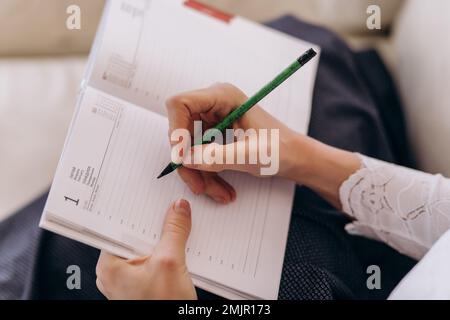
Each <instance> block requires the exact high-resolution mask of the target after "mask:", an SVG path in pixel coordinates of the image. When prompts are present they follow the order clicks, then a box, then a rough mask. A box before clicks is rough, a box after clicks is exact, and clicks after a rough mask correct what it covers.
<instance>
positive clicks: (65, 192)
mask: <svg viewBox="0 0 450 320" xmlns="http://www.w3.org/2000/svg"><path fill="white" fill-rule="evenodd" d="M167 130H168V123H167V119H166V118H165V117H163V116H160V115H158V114H155V113H152V112H149V111H147V110H145V109H142V108H139V107H137V106H134V105H132V104H130V103H128V102H126V101H123V100H120V99H117V98H115V97H113V96H110V95H107V94H105V93H102V92H101V91H98V90H96V89H93V88H90V87H88V88H87V89H86V91H85V93H84V95H83V97H82V100H81V104H80V107H79V110H78V113H77V116H76V118H75V120H74V122H73V127H72V128H71V131H70V132H71V133H70V136H69V137H68V140H67V142H66V146H65V150H64V153H63V156H62V158H61V161H60V165H59V166H58V170H57V173H56V176H55V179H54V182H53V185H52V188H51V191H50V195H49V198H48V201H47V205H46V208H45V215H44V217H43V219H44V220H45V219H47V220H55V219H56V221H63V222H64V223H66V224H67V225H77V226H82V228H83V229H84V231H86V232H89V233H91V234H93V235H96V236H99V237H102V238H103V239H109V240H110V241H111V242H115V243H119V244H121V245H122V246H123V247H125V248H133V249H134V250H135V251H136V252H134V253H132V252H131V250H130V254H129V256H127V257H133V256H136V255H146V254H148V253H150V252H151V249H152V247H153V246H154V244H155V243H157V241H158V240H159V238H160V235H161V226H162V223H163V219H164V215H165V213H166V210H167V208H168V206H169V204H170V203H171V202H172V201H174V200H177V199H179V198H182V197H184V198H186V199H187V200H189V201H190V202H191V204H192V213H193V227H192V233H191V236H190V238H189V242H188V245H187V259H188V266H189V270H190V271H191V272H192V273H193V274H195V275H199V276H200V277H201V278H202V279H209V280H210V281H216V282H218V283H221V284H223V285H226V286H228V287H231V288H233V289H235V290H238V291H242V292H245V293H247V294H250V295H252V296H255V297H261V298H267V299H275V298H277V292H278V286H279V281H280V276H281V268H282V263H283V256H284V248H285V244H286V237H287V231H288V226H289V219H290V211H291V206H292V197H293V192H294V186H293V184H292V183H290V182H286V181H282V180H278V179H257V178H253V177H250V176H248V175H242V174H237V173H228V174H225V175H224V176H225V178H226V179H227V180H228V181H229V182H230V183H231V184H232V185H233V186H234V187H235V188H236V191H237V194H238V199H237V201H236V202H235V203H233V204H231V205H228V206H223V205H219V204H216V203H215V202H213V201H211V200H209V199H207V198H206V197H195V196H193V195H192V194H191V192H190V191H189V190H188V189H187V187H186V186H185V185H184V184H183V183H182V182H181V181H180V179H179V178H178V176H177V175H176V174H173V175H171V176H169V177H167V178H166V179H163V180H157V179H156V177H157V175H158V174H159V173H160V171H161V169H162V168H164V167H165V165H166V164H167V161H168V158H169V154H170V148H169V143H168V141H167ZM43 226H44V227H45V223H43ZM53 230H55V229H54V228H53ZM56 231H58V230H56ZM77 239H78V240H80V238H77ZM81 240H82V241H84V240H83V239H81ZM84 242H86V241H84ZM88 243H89V244H91V245H92V244H93V243H92V241H91V242H88ZM94 245H96V246H97V247H100V248H103V247H104V246H103V245H101V244H95V243H94ZM108 249H109V250H110V251H113V253H122V252H123V251H116V250H115V249H114V248H111V247H108Z"/></svg>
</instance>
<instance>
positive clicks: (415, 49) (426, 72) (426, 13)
mask: <svg viewBox="0 0 450 320" xmlns="http://www.w3.org/2000/svg"><path fill="white" fill-rule="evenodd" d="M449 34H450V1H448V0H434V1H423V0H410V1H409V2H408V3H407V4H406V6H405V8H404V11H403V12H402V14H401V16H400V17H399V20H398V22H397V24H396V27H395V34H394V39H393V40H394V47H395V54H396V60H397V71H396V78H397V82H398V86H399V89H400V92H401V96H402V98H403V101H404V105H405V109H406V110H405V112H406V118H407V123H408V127H409V136H410V140H411V144H412V147H413V148H414V149H415V153H416V157H417V159H418V162H419V165H420V167H421V169H423V170H426V171H429V172H433V173H436V172H439V173H443V174H445V175H447V176H449V177H450V143H449V137H450V88H449V84H450V59H449V57H450V37H449Z"/></svg>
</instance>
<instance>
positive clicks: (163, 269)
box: [96, 200, 197, 300]
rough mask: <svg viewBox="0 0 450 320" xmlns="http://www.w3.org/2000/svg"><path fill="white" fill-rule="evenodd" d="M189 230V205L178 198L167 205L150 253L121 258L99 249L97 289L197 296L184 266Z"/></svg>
mask: <svg viewBox="0 0 450 320" xmlns="http://www.w3.org/2000/svg"><path fill="white" fill-rule="evenodd" d="M190 230H191V209H190V205H189V203H188V202H187V201H185V200H179V201H177V202H176V203H174V204H173V205H172V206H171V207H170V208H169V210H168V212H167V216H166V219H165V222H164V227H163V232H162V236H161V240H160V242H159V244H158V245H157V246H156V247H155V250H154V251H153V253H152V254H151V255H150V256H147V257H142V258H139V259H134V260H124V259H121V258H118V257H116V256H112V255H110V254H108V253H106V252H102V253H101V255H100V258H99V260H98V263H97V268H96V273H97V287H98V289H99V290H100V291H101V292H102V293H103V294H104V295H105V296H106V297H107V298H108V299H120V300H131V299H133V300H193V299H197V295H196V292H195V288H194V285H193V283H192V279H191V276H190V274H189V272H188V269H187V267H186V254H185V247H186V242H187V240H188V237H189V233H190Z"/></svg>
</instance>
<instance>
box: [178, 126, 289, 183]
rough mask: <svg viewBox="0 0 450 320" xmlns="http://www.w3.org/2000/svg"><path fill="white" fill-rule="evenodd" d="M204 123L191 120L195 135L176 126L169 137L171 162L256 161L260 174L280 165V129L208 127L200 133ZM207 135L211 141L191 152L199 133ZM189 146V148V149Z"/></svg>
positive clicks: (223, 163) (272, 172) (231, 163)
mask: <svg viewBox="0 0 450 320" xmlns="http://www.w3.org/2000/svg"><path fill="white" fill-rule="evenodd" d="M202 127H203V123H202V122H201V121H195V122H194V133H195V134H194V137H193V139H192V135H191V133H190V132H189V130H187V129H176V130H174V131H173V132H172V133H171V136H170V139H171V142H172V143H175V145H174V147H173V148H172V162H173V163H183V164H186V165H209V166H212V165H218V166H222V167H224V168H227V166H234V165H258V166H259V174H260V175H261V176H273V175H276V174H277V173H278V171H279V168H280V132H279V129H247V130H244V129H227V130H225V132H221V131H219V130H217V129H209V130H207V131H206V132H205V134H204V135H203V133H202V132H203V130H202ZM205 136H207V137H210V141H208V142H210V144H208V145H204V146H203V147H201V148H197V151H196V152H192V149H191V146H192V144H193V142H195V141H201V140H202V137H205ZM189 150H191V151H189Z"/></svg>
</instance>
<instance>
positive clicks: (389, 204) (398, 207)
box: [340, 155, 450, 259]
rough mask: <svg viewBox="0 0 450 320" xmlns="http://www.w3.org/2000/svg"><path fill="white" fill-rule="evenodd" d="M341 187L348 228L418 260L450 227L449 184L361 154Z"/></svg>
mask: <svg viewBox="0 0 450 320" xmlns="http://www.w3.org/2000/svg"><path fill="white" fill-rule="evenodd" d="M360 158H361V162H362V166H361V169H360V170H359V171H358V172H356V173H355V174H353V175H352V176H351V177H350V178H349V179H348V180H347V181H345V182H344V183H343V185H342V186H341V188H340V199H341V202H342V206H343V211H344V212H345V213H347V214H348V215H350V216H351V217H352V218H354V219H355V221H354V222H353V223H351V224H349V225H347V226H346V230H347V231H348V232H349V233H351V234H355V235H361V236H366V237H369V238H372V239H375V240H379V241H383V242H385V243H387V244H388V245H390V246H391V247H393V248H394V249H396V250H398V251H400V252H402V253H404V254H406V255H409V256H411V257H413V258H416V259H420V258H422V257H423V255H424V254H425V253H426V252H427V251H428V250H429V249H430V248H431V246H432V245H433V244H434V243H435V242H436V241H437V240H438V239H439V237H440V236H441V235H442V234H444V233H445V232H446V231H447V230H448V229H450V180H449V179H446V178H444V177H442V176H441V175H431V174H426V173H423V172H419V171H415V170H411V169H407V168H404V167H400V166H396V165H393V164H389V163H386V162H383V161H379V160H375V159H371V158H368V157H365V156H361V155H360Z"/></svg>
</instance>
